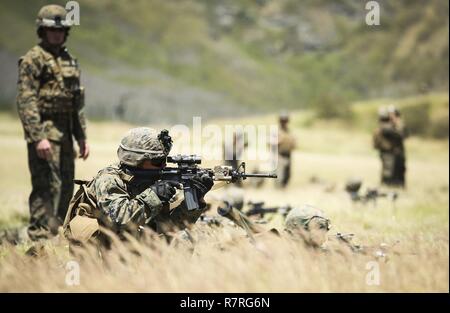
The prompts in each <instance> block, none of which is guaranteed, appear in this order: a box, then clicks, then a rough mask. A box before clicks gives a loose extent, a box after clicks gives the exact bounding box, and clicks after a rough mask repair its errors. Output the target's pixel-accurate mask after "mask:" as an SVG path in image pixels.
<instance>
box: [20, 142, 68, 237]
mask: <svg viewBox="0 0 450 313" xmlns="http://www.w3.org/2000/svg"><path fill="white" fill-rule="evenodd" d="M50 143H51V148H52V157H51V160H49V161H47V160H44V159H41V158H39V157H38V155H37V153H36V149H35V144H28V167H29V169H30V173H31V184H32V191H31V194H30V197H29V207H30V225H29V226H28V236H29V237H30V239H31V240H38V239H41V238H49V237H51V236H52V235H55V234H57V232H58V227H59V226H60V225H62V222H63V221H64V218H65V215H66V212H67V208H68V205H69V202H70V199H71V198H72V195H73V188H74V185H73V179H74V169H75V160H74V159H75V153H74V148H73V142H72V140H63V141H61V142H53V141H51V142H50Z"/></svg>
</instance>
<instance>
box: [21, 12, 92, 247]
mask: <svg viewBox="0 0 450 313" xmlns="http://www.w3.org/2000/svg"><path fill="white" fill-rule="evenodd" d="M52 12H53V13H54V12H57V13H58V12H59V13H58V14H60V15H61V14H64V12H65V10H64V8H62V7H59V6H45V7H43V8H42V9H41V11H40V13H39V15H38V20H37V22H38V26H39V30H38V33H39V32H40V31H41V27H42V26H45V27H52V26H49V25H43V24H42V21H43V18H42V16H44V17H45V16H47V15H50V17H48V18H50V19H51V18H52V16H53V15H52V14H53V13H52ZM45 14H47V15H45ZM60 17H61V16H60ZM44 20H45V19H44ZM45 21H47V22H48V19H47V20H45ZM50 21H52V20H50ZM54 26H55V25H54ZM59 26H60V27H62V28H66V29H67V27H66V26H64V25H62V24H60V25H59ZM66 36H67V33H66ZM52 51H53V52H52ZM54 51H55V50H54V49H51V47H50V46H49V44H47V43H46V41H45V40H43V41H42V42H41V43H40V44H39V45H37V46H35V47H33V48H32V49H31V50H30V51H28V52H27V53H26V54H25V55H24V56H23V57H21V58H20V60H19V79H18V93H17V99H16V103H17V108H18V113H19V116H20V119H21V121H22V125H23V129H24V133H25V140H26V141H27V144H28V145H27V149H28V166H29V169H30V173H31V183H32V192H31V194H30V197H29V206H30V215H31V216H30V226H29V228H28V235H29V236H30V238H31V239H39V238H46V237H48V236H49V230H51V231H52V232H54V233H55V232H56V230H57V226H58V225H60V223H61V222H62V220H63V218H64V216H65V214H66V211H67V207H68V204H69V201H70V198H71V197H72V194H73V177H74V156H75V152H74V148H73V139H72V136H73V137H75V139H76V140H77V141H80V140H85V139H86V120H85V117H84V114H83V111H82V108H83V105H84V90H83V88H82V87H81V86H80V70H79V68H78V63H77V61H76V59H75V58H74V57H73V56H72V55H70V54H69V53H68V51H67V49H66V48H65V47H61V48H60V49H59V53H57V54H55V52H54ZM43 139H48V140H49V142H50V144H51V149H52V154H51V160H44V159H42V158H39V157H38V155H37V152H36V144H37V143H38V142H39V141H41V140H43Z"/></svg>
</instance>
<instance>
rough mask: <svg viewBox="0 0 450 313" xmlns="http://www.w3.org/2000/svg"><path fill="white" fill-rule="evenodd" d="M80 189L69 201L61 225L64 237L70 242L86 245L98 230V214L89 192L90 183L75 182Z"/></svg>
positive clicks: (93, 198) (93, 199)
mask: <svg viewBox="0 0 450 313" xmlns="http://www.w3.org/2000/svg"><path fill="white" fill-rule="evenodd" d="M75 183H77V184H79V185H80V188H79V189H78V190H77V192H76V193H75V195H74V197H73V198H72V200H71V201H70V204H69V208H68V210H67V214H66V218H65V220H64V224H63V231H64V236H65V237H66V238H67V239H68V240H69V241H72V242H76V243H82V244H83V243H86V242H88V241H89V240H90V239H91V238H93V237H95V236H96V234H98V232H99V230H100V225H99V222H98V218H99V217H100V212H99V210H98V208H97V204H96V200H95V197H94V196H93V195H92V194H91V193H90V192H89V189H88V187H89V185H90V184H91V183H92V182H86V181H77V180H76V181H75Z"/></svg>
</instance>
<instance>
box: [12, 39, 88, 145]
mask: <svg viewBox="0 0 450 313" xmlns="http://www.w3.org/2000/svg"><path fill="white" fill-rule="evenodd" d="M16 104H17V108H18V113H19V116H20V119H21V121H22V125H23V128H24V133H25V139H26V141H27V142H28V143H32V142H37V141H40V140H42V139H50V140H53V141H61V140H66V139H71V136H72V135H73V136H74V137H75V139H76V140H82V139H85V138H86V120H85V117H84V113H83V107H84V88H83V87H81V86H80V70H79V68H78V63H77V60H76V59H74V58H73V57H72V56H71V55H70V54H69V53H68V52H67V49H66V48H65V47H62V48H61V50H60V53H59V54H58V55H53V54H52V53H50V52H49V51H48V50H47V49H46V48H45V46H44V45H43V44H39V45H36V46H35V47H33V48H32V49H31V50H30V51H28V52H27V54H25V55H24V56H23V57H21V58H20V60H19V78H18V86H17V98H16Z"/></svg>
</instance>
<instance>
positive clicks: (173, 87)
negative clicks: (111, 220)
mask: <svg viewBox="0 0 450 313" xmlns="http://www.w3.org/2000/svg"><path fill="white" fill-rule="evenodd" d="M53 2H54V3H58V4H62V5H63V6H64V5H65V3H66V1H53ZM78 2H79V4H80V26H75V27H73V28H72V30H71V32H70V37H69V39H68V43H67V46H68V47H69V50H70V51H71V52H72V54H74V55H75V56H76V57H77V58H78V59H79V62H80V64H81V69H82V80H83V84H84V85H85V86H86V90H87V100H86V101H87V106H86V110H87V113H88V117H89V118H90V119H91V120H96V119H97V120H102V119H103V120H122V121H125V122H130V123H141V124H145V123H153V122H156V121H157V122H163V123H190V122H191V121H192V116H194V115H199V116H202V117H203V118H211V117H231V116H237V115H239V116H242V115H246V114H247V115H254V114H258V113H262V114H266V113H270V112H279V110H280V108H285V109H288V110H304V111H311V113H312V115H311V118H312V119H314V120H315V119H316V118H325V119H330V118H338V119H344V120H345V121H346V123H349V124H355V125H359V126H362V127H365V128H367V129H371V128H372V127H374V126H375V124H376V109H377V107H378V104H379V103H376V104H373V103H372V105H370V103H371V102H370V101H366V100H371V99H386V98H387V99H397V103H396V104H397V105H399V106H400V108H401V109H402V112H403V114H404V116H405V119H406V121H407V123H408V125H409V126H410V128H411V130H412V131H413V133H416V134H420V135H423V136H430V137H440V138H447V137H448V67H449V62H448V60H449V57H448V35H449V34H448V33H449V18H448V10H449V3H448V1H445V0H430V1H410V0H408V1H407V0H397V1H384V0H381V1H378V2H379V4H380V8H381V25H380V26H368V25H366V23H365V16H366V13H367V12H368V11H367V10H366V9H365V3H366V2H365V1H360V0H341V1H326V0H314V1H312V0H302V1H298V0H279V1H274V0H272V1H271V0H256V1H255V0H251V1H250V0H236V1H217V0H196V1H194V0H173V1H164V0H151V1H147V0H145V1H144V0H142V1H139V0H137V1H127V2H125V1H106V0H98V1H87V0H82V1H78ZM48 3H49V1H40V0H37V1H25V0H15V1H10V0H6V1H2V2H1V4H0V64H1V75H0V109H1V110H3V111H15V103H14V98H15V93H16V80H17V60H18V58H19V57H20V56H21V55H23V54H25V53H26V51H27V50H28V49H30V48H31V47H32V46H33V45H34V44H35V43H36V42H37V37H36V32H35V25H34V21H35V18H36V14H37V12H38V10H39V8H40V7H41V6H42V5H45V4H48ZM399 99H401V100H399ZM362 100H364V108H361V105H355V102H357V101H362ZM375 102H376V101H375ZM304 122H305V123H307V122H308V121H304ZM309 122H311V121H309Z"/></svg>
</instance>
